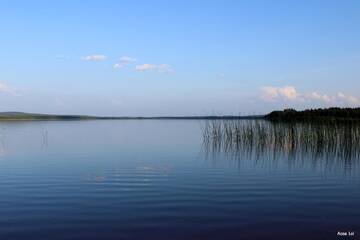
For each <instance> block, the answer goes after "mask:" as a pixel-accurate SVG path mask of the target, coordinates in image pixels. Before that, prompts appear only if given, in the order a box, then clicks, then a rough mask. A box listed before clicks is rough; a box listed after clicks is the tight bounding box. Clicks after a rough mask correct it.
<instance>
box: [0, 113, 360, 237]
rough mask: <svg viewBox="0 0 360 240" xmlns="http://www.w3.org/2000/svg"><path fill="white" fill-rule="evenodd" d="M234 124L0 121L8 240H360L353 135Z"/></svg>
mask: <svg viewBox="0 0 360 240" xmlns="http://www.w3.org/2000/svg"><path fill="white" fill-rule="evenodd" d="M219 123H221V126H220V125H219ZM227 123H229V124H230V123H231V125H226V124H225V125H223V122H211V121H209V122H208V124H209V125H210V127H209V126H208V128H206V125H204V128H203V130H206V129H207V130H206V131H205V132H204V131H203V132H202V131H201V130H202V129H201V128H200V126H201V125H200V122H199V121H195V120H186V121H184V120H171V121H166V120H147V121H141V120H131V121H115V120H114V121H51V122H41V121H35V122H30V121H29V122H0V150H1V152H3V153H5V154H3V155H0V183H1V184H0V194H1V197H0V239H1V240H2V239H6V240H12V239H14V240H18V239H36V240H39V239H51V240H66V239H72V240H73V239H74V240H83V239H86V240H90V239H94V240H95V239H102V240H117V239H121V240H134V239H156V240H168V239H174V240H178V239H179V240H183V239H196V240H200V239H204V240H205V239H206V240H212V239H214V240H218V239H226V240H233V239H234V240H238V239H246V240H247V239H250V240H251V239H256V240H257V239H274V238H276V239H284V240H288V239H291V240H303V239H319V240H320V239H336V233H337V231H354V232H355V235H356V236H358V234H360V228H359V226H360V225H359V224H360V208H359V207H358V205H359V202H360V185H359V184H360V174H355V172H354V170H355V169H359V164H358V161H357V160H358V157H359V155H358V150H357V149H358V145H357V144H355V143H356V141H358V129H357V127H356V126H352V125H347V126H346V128H344V127H345V126H344V125H338V126H337V125H334V126H331V127H325V126H316V125H311V126H309V125H307V126H305V125H287V126H285V125H276V124H270V123H268V122H260V121H258V122H249V121H243V122H236V121H235V122H231V121H229V122H227ZM211 126H214V127H215V128H213V127H211ZM219 126H220V127H219ZM233 127H235V128H233ZM231 129H236V130H234V131H230V130H231ZM209 130H211V132H210V131H209ZM225 131H226V132H225ZM204 133H206V135H204V136H203V135H202V134H204ZM308 135H309V136H308ZM203 140H204V145H203V147H204V149H205V150H207V151H208V155H209V157H214V159H216V161H214V162H212V161H209V160H208V159H206V158H205V156H204V155H203V154H202V152H201V149H202V144H203ZM325 140H326V141H325ZM199 153H200V154H199ZM230 156H231V159H233V160H234V161H228V159H227V157H230ZM229 162H231V164H229ZM232 163H236V164H241V168H235V167H234V166H233V165H232ZM269 163H271V164H272V163H274V164H277V166H276V168H272V166H271V168H269V167H268V166H267V165H266V164H269ZM288 164H290V166H293V167H292V168H291V169H290V168H289V167H288V166H289V165H288ZM346 166H350V167H348V168H351V170H346V171H347V172H350V171H351V173H354V174H351V175H350V174H348V175H346V176H345V177H344V174H343V169H345V168H346ZM309 167H310V168H309ZM315 167H318V169H321V170H323V169H325V168H328V169H326V171H327V170H331V167H332V168H333V169H335V170H334V171H327V174H323V171H313V168H315ZM333 169H332V170H333ZM339 169H340V171H339ZM349 239H351V238H349Z"/></svg>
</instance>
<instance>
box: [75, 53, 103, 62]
mask: <svg viewBox="0 0 360 240" xmlns="http://www.w3.org/2000/svg"><path fill="white" fill-rule="evenodd" d="M81 59H82V60H84V61H95V62H101V61H105V60H106V59H107V56H105V55H101V54H93V55H88V56H84V57H82V58H81Z"/></svg>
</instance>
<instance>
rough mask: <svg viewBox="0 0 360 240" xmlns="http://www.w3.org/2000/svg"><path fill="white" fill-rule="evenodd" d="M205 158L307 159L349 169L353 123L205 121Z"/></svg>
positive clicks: (359, 142) (354, 156) (357, 152)
mask: <svg viewBox="0 0 360 240" xmlns="http://www.w3.org/2000/svg"><path fill="white" fill-rule="evenodd" d="M202 129H203V131H202V133H203V141H204V146H205V149H206V151H207V154H212V155H213V154H215V153H220V152H223V153H226V154H227V155H231V156H232V157H236V158H256V159H259V158H262V159H269V158H270V159H276V158H279V157H282V158H288V159H290V160H294V159H297V160H301V161H304V159H311V160H313V161H315V162H316V161H319V160H320V159H321V160H322V161H325V162H327V163H337V164H338V163H341V164H342V165H344V164H345V165H349V164H350V165H351V164H354V163H356V162H358V160H359V158H360V123H359V122H357V121H309V122H272V121H266V120H209V121H205V122H204V124H203V128H202Z"/></svg>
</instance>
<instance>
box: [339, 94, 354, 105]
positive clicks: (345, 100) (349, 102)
mask: <svg viewBox="0 0 360 240" xmlns="http://www.w3.org/2000/svg"><path fill="white" fill-rule="evenodd" d="M337 97H338V99H339V100H340V101H342V102H343V103H345V104H347V105H359V104H360V100H359V99H358V98H357V97H354V96H351V95H346V94H344V93H342V92H339V93H338V94H337Z"/></svg>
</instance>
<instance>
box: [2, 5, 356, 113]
mask: <svg viewBox="0 0 360 240" xmlns="http://www.w3.org/2000/svg"><path fill="white" fill-rule="evenodd" d="M359 26H360V2H359V1H347V0H346V1H340V0H339V1H329V0H327V1H297V2H296V1H209V0H207V1H200V0H199V1H140V0H139V1H86V2H85V1H80V0H77V1H76V0H72V1H1V2H0V31H1V35H0V46H1V48H0V49H1V50H0V66H1V67H0V69H1V71H0V102H1V104H0V111H27V112H45V113H61V114H94V115H130V116H135V115H144V116H153V115H190V114H191V115H197V114H212V113H215V114H238V113H241V114H253V113H265V112H268V111H271V110H273V109H281V108H285V107H294V108H298V109H303V108H308V107H327V106H359V105H360V100H359V99H360V30H359Z"/></svg>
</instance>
